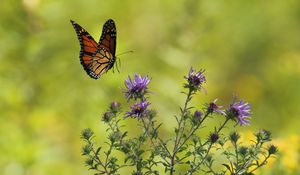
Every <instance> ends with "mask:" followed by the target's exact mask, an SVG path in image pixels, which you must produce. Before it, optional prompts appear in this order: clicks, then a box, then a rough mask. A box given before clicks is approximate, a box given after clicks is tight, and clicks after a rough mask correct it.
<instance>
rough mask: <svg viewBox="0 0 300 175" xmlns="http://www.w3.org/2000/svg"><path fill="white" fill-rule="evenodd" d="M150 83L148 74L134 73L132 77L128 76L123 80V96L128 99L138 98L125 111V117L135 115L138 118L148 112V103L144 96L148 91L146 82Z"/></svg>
mask: <svg viewBox="0 0 300 175" xmlns="http://www.w3.org/2000/svg"><path fill="white" fill-rule="evenodd" d="M149 83H150V79H149V78H148V76H141V75H139V74H135V75H134V79H131V77H130V76H128V79H126V80H125V86H126V91H125V97H126V98H127V99H128V101H129V100H131V99H134V100H139V102H135V103H134V104H133V105H132V106H131V107H130V108H131V110H130V111H128V112H126V116H125V117H124V118H127V117H136V118H138V119H140V118H141V117H145V116H146V115H147V114H149V110H147V107H148V106H149V105H150V103H149V102H147V99H146V98H145V95H146V94H147V93H148V84H149Z"/></svg>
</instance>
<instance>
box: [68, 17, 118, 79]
mask: <svg viewBox="0 0 300 175" xmlns="http://www.w3.org/2000/svg"><path fill="white" fill-rule="evenodd" d="M109 21H112V20H108V21H107V22H106V23H105V24H104V26H103V31H102V35H101V38H103V39H101V38H100V42H99V44H97V43H96V41H95V40H94V39H93V37H92V36H91V35H90V34H89V33H88V32H87V31H86V30H85V29H84V28H82V27H81V26H80V25H79V24H77V23H75V22H74V21H72V20H71V23H72V25H73V27H74V29H75V31H76V33H77V37H78V40H79V42H80V46H81V50H80V62H81V64H82V66H83V67H84V70H85V71H86V72H87V74H88V75H89V76H90V77H91V78H94V79H97V78H99V77H100V76H101V75H102V74H103V73H105V72H107V71H108V70H109V69H110V68H112V67H113V65H114V63H115V46H116V28H115V25H114V22H113V21H112V22H113V27H111V22H109ZM107 35H109V36H107ZM103 41H104V42H103Z"/></svg>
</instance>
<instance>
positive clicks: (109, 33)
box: [99, 19, 117, 57]
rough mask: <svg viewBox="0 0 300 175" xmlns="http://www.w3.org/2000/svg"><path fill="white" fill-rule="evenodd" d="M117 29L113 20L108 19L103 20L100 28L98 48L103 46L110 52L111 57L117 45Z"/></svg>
mask: <svg viewBox="0 0 300 175" xmlns="http://www.w3.org/2000/svg"><path fill="white" fill-rule="evenodd" d="M116 41H117V29H116V25H115V22H114V21H113V20H112V19H109V20H107V21H106V22H105V24H104V25H103V29H102V35H101V37H100V40H99V48H103V49H105V50H107V51H108V52H110V53H111V54H112V56H113V57H115V53H116V45H117V42H116Z"/></svg>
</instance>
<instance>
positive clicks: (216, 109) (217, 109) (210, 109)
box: [207, 99, 225, 115]
mask: <svg viewBox="0 0 300 175" xmlns="http://www.w3.org/2000/svg"><path fill="white" fill-rule="evenodd" d="M217 101H218V99H215V100H214V101H213V102H211V103H209V104H208V105H207V113H210V114H212V113H219V114H223V115H225V112H224V110H222V109H221V108H222V107H223V106H218V105H217V104H216V102H217Z"/></svg>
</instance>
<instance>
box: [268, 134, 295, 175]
mask: <svg viewBox="0 0 300 175" xmlns="http://www.w3.org/2000/svg"><path fill="white" fill-rule="evenodd" d="M273 142H274V145H276V146H278V149H279V152H280V154H281V157H280V159H281V163H282V164H283V166H284V167H286V168H287V169H288V170H295V169H297V168H298V166H299V161H300V159H299V149H300V138H299V136H298V135H290V136H288V137H286V138H279V139H274V141H273Z"/></svg>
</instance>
